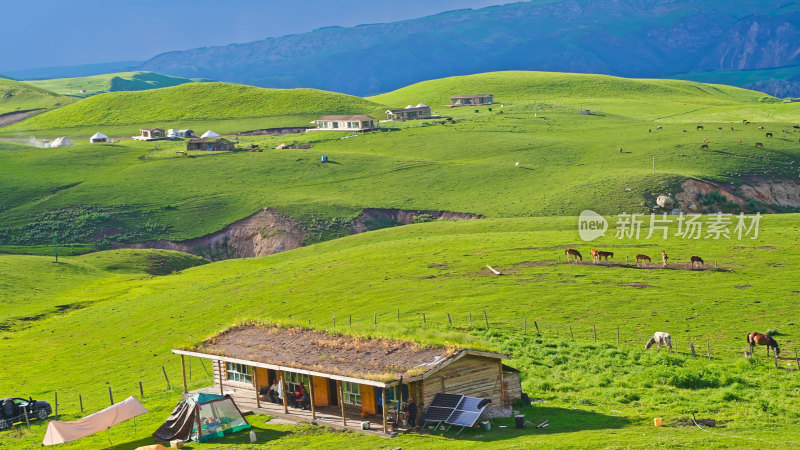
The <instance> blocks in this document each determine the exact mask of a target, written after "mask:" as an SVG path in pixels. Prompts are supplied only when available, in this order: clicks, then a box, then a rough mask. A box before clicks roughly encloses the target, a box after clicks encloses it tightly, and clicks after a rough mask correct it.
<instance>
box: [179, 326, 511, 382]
mask: <svg viewBox="0 0 800 450" xmlns="http://www.w3.org/2000/svg"><path fill="white" fill-rule="evenodd" d="M180 351H181V350H177V351H176V352H180ZM187 351H189V352H196V353H202V354H206V355H217V356H222V357H228V358H231V359H234V360H237V361H246V362H256V363H264V364H268V365H272V366H275V367H281V368H283V367H291V368H296V369H301V370H308V371H313V372H318V373H323V374H328V375H339V376H344V377H352V378H359V379H363V380H372V381H379V382H389V381H393V380H397V379H399V378H401V377H402V378H404V379H406V380H409V379H413V378H414V377H416V376H418V375H422V374H423V373H426V372H429V371H431V370H436V369H439V368H440V367H442V366H443V365H444V363H445V362H448V361H452V360H453V359H456V358H458V357H460V356H464V355H467V354H472V355H481V356H490V357H494V358H507V357H508V355H505V354H501V353H494V352H486V351H478V350H467V349H455V348H449V347H444V346H436V347H434V346H425V345H421V344H418V343H415V342H412V341H404V340H398V339H382V338H373V337H364V336H355V335H347V334H338V333H330V332H323V331H318V330H313V329H308V328H300V327H281V326H268V325H259V324H243V325H239V326H234V327H231V328H229V329H227V330H224V331H222V332H221V333H219V334H218V335H216V336H214V337H212V338H210V339H207V340H205V341H204V342H202V343H200V344H198V345H197V346H194V347H191V348H189V349H188V350H187Z"/></svg>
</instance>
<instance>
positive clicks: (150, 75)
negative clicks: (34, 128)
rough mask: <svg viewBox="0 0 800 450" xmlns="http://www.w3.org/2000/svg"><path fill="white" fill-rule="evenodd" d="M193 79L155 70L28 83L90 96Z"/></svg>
mask: <svg viewBox="0 0 800 450" xmlns="http://www.w3.org/2000/svg"><path fill="white" fill-rule="evenodd" d="M193 81H194V80H190V79H188V78H181V77H171V76H169V75H161V74H159V73H155V72H119V73H108V74H103V75H92V76H88V77H76V78H54V79H50V80H28V81H26V83H27V84H30V85H33V86H37V87H40V88H42V89H47V90H49V91H52V92H56V93H58V94H60V95H72V96H75V97H90V96H92V95H97V94H102V93H105V92H117V91H143V90H147V89H158V88H163V87H170V86H178V85H181V84H186V83H191V82H193ZM81 91H85V92H81Z"/></svg>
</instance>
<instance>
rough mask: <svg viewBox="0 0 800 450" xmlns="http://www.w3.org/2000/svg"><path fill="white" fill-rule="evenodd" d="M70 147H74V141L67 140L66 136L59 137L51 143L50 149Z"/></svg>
mask: <svg viewBox="0 0 800 450" xmlns="http://www.w3.org/2000/svg"><path fill="white" fill-rule="evenodd" d="M70 145H73V144H72V141H70V140H69V139H67V138H66V137H64V136H62V137H59V138H55V139H53V140H52V141H51V142H50V148H56V147H69V146H70Z"/></svg>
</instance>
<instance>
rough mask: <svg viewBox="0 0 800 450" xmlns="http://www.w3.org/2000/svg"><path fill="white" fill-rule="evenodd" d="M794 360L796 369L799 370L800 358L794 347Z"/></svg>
mask: <svg viewBox="0 0 800 450" xmlns="http://www.w3.org/2000/svg"><path fill="white" fill-rule="evenodd" d="M794 362H796V363H797V370H800V358H798V357H797V349H794Z"/></svg>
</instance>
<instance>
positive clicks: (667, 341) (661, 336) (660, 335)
mask: <svg viewBox="0 0 800 450" xmlns="http://www.w3.org/2000/svg"><path fill="white" fill-rule="evenodd" d="M653 344H658V347H656V350H658V351H661V346H662V345H663V346H666V347H669V352H670V353H672V336H670V335H669V333H664V332H662V331H656V332H655V334H653V337H651V338H650V340H649V341H647V345H645V346H644V349H645V350H648V349H649V348H650V347H652V346H653Z"/></svg>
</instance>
